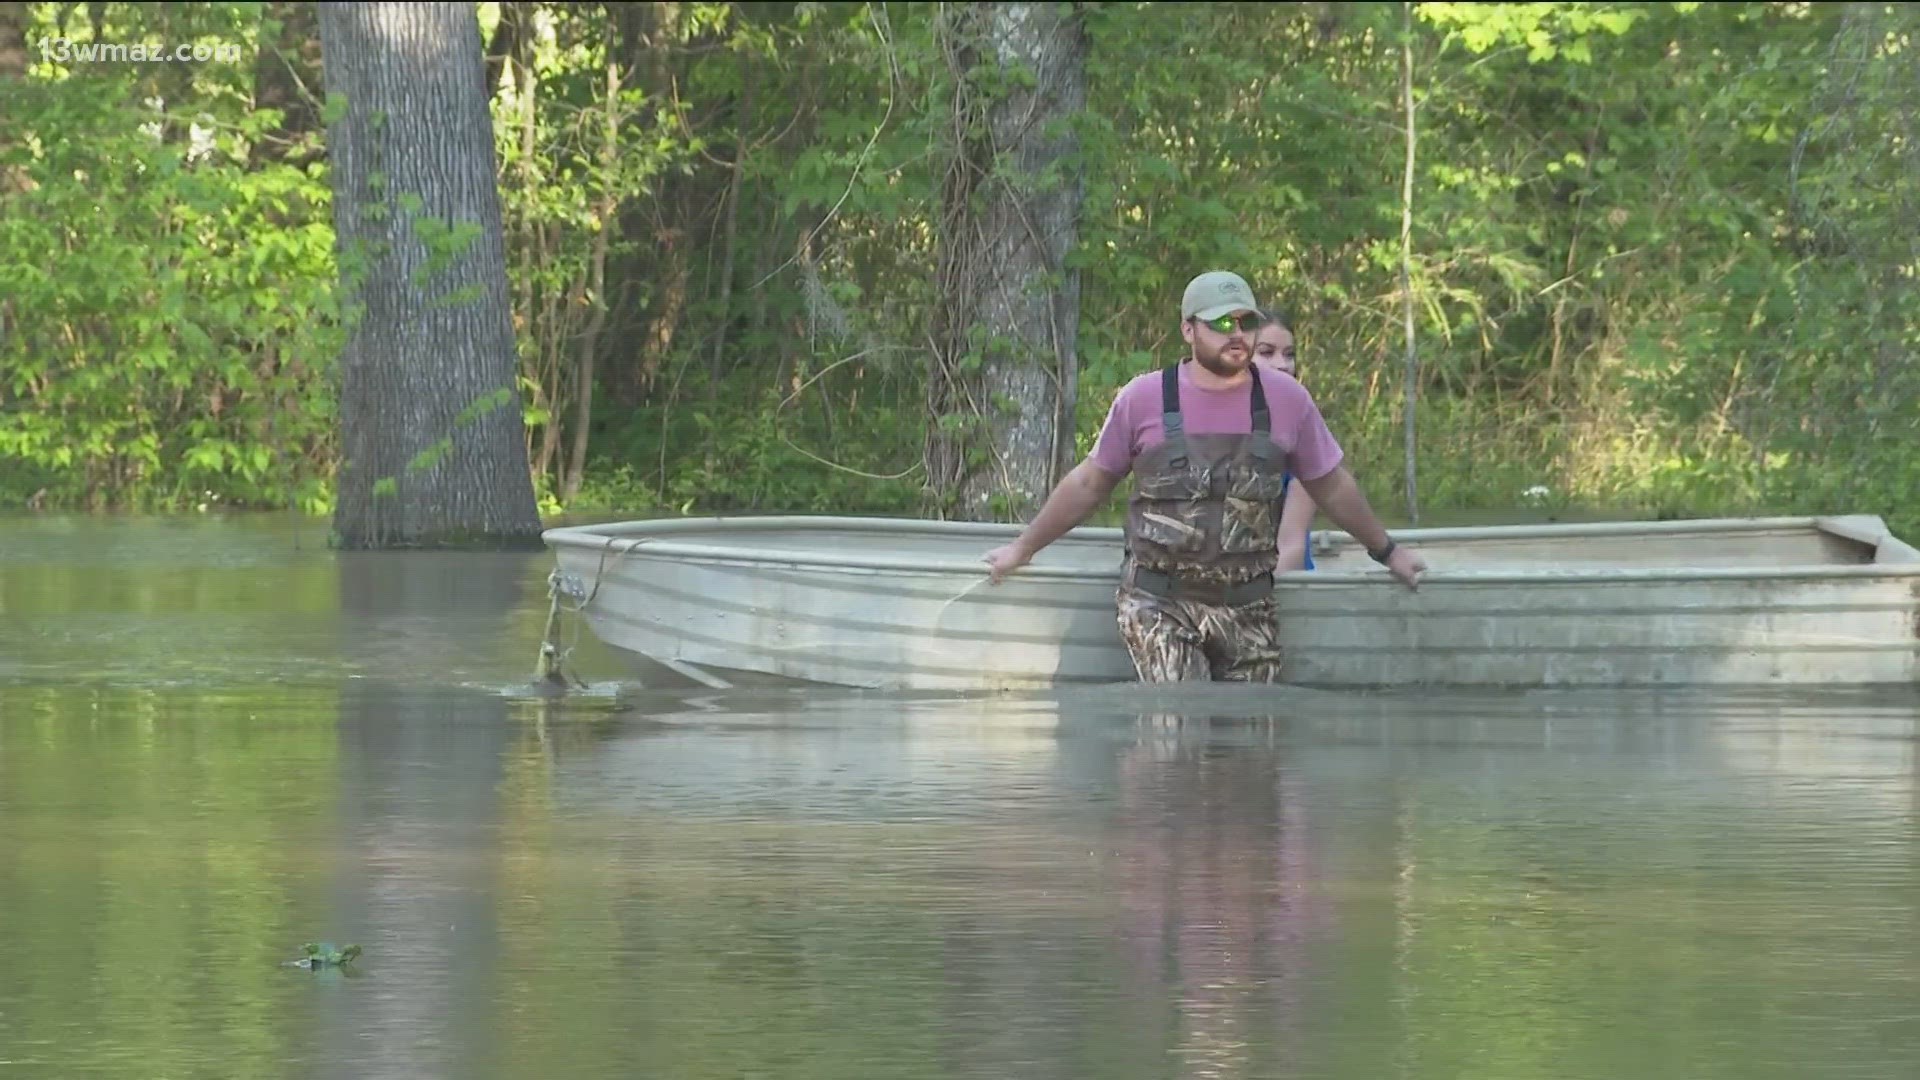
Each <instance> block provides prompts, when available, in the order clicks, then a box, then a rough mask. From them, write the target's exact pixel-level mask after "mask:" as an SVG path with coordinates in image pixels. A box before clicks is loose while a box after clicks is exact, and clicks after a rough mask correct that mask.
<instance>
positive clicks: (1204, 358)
mask: <svg viewBox="0 0 1920 1080" xmlns="http://www.w3.org/2000/svg"><path fill="white" fill-rule="evenodd" d="M1232 347H1233V346H1230V345H1222V346H1221V347H1220V348H1218V349H1215V350H1213V351H1211V352H1209V351H1208V350H1207V349H1205V348H1204V347H1202V346H1201V345H1200V343H1199V342H1195V343H1194V346H1193V360H1194V362H1195V363H1197V364H1199V365H1200V366H1201V367H1203V368H1206V369H1207V371H1208V372H1210V373H1211V374H1214V375H1217V376H1219V377H1220V378H1222V379H1231V378H1233V377H1235V376H1237V375H1239V374H1240V373H1241V372H1243V371H1245V370H1247V369H1248V368H1249V367H1251V366H1253V350H1252V349H1248V348H1242V349H1241V350H1240V355H1239V358H1238V359H1233V360H1229V359H1227V358H1226V357H1225V356H1224V355H1223V354H1224V353H1225V352H1226V351H1227V350H1228V349H1229V348H1232Z"/></svg>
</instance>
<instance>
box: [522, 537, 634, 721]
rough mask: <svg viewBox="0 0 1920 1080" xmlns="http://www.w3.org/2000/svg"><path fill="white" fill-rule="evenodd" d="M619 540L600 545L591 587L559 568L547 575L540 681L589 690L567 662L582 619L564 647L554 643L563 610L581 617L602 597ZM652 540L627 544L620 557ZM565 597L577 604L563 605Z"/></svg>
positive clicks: (537, 666) (538, 667)
mask: <svg viewBox="0 0 1920 1080" xmlns="http://www.w3.org/2000/svg"><path fill="white" fill-rule="evenodd" d="M618 539H619V537H615V536H609V537H607V542H606V543H604V544H602V545H600V558H599V561H598V563H597V564H596V565H595V566H594V570H593V581H592V583H591V584H588V585H585V586H581V585H580V584H579V583H578V579H577V578H575V577H573V576H572V575H570V574H564V573H562V572H561V571H560V569H559V568H558V567H555V568H554V570H553V571H552V572H551V573H549V574H548V575H547V628H546V631H545V632H544V633H543V634H542V635H541V636H540V654H539V658H538V660H537V661H536V662H535V665H534V670H535V673H536V675H537V677H538V678H540V679H541V680H543V681H545V682H549V683H553V684H555V685H558V686H571V687H572V688H574V689H581V690H584V689H586V687H587V684H586V683H585V682H584V681H583V680H581V678H580V677H579V676H578V675H574V674H573V673H571V672H570V671H569V670H568V668H567V662H568V660H569V659H571V657H572V656H573V650H574V649H575V648H576V647H578V646H579V644H580V622H579V620H577V619H576V620H573V626H572V640H571V641H570V642H568V643H567V645H566V646H565V647H564V648H562V647H561V644H560V643H559V642H558V641H556V640H554V629H555V626H556V625H557V624H558V623H559V621H560V613H561V612H562V611H565V612H567V613H568V614H570V615H578V614H580V613H582V612H584V611H585V610H586V609H587V608H588V607H589V606H591V605H592V604H593V601H594V598H595V597H597V596H599V595H600V582H601V580H602V579H603V578H604V577H605V576H606V570H607V556H608V554H609V553H611V552H612V550H613V544H614V541H615V540H618ZM649 539H651V538H650V537H640V538H638V539H635V540H630V541H628V543H627V546H626V547H625V548H623V549H621V551H620V554H622V555H625V554H627V553H628V552H631V551H632V550H633V549H634V548H636V547H639V546H640V545H641V544H644V543H646V542H647V541H648V540H649ZM569 586H571V587H569ZM563 596H567V597H573V598H575V601H576V602H575V603H574V604H573V605H572V606H571V607H566V606H563V605H562V604H561V601H560V598H561V597H563Z"/></svg>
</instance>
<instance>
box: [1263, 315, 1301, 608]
mask: <svg viewBox="0 0 1920 1080" xmlns="http://www.w3.org/2000/svg"><path fill="white" fill-rule="evenodd" d="M1264 314H1265V315H1266V325H1265V326H1262V327H1261V328H1260V332H1259V334H1258V335H1256V336H1255V337H1254V339H1253V362H1254V363H1256V364H1260V365H1263V366H1265V367H1268V368H1272V369H1273V370H1275V371H1284V372H1286V373H1287V374H1288V375H1292V376H1293V377H1294V378H1296V379H1297V378H1299V371H1298V361H1297V360H1296V359H1295V357H1294V348H1293V328H1292V327H1290V326H1288V325H1287V320H1286V317H1285V316H1284V315H1282V314H1280V313H1279V312H1277V311H1268V312H1264ZM1288 479H1289V483H1288V484H1287V485H1286V503H1285V504H1284V505H1283V506H1282V508H1281V511H1280V564H1279V565H1278V566H1277V567H1275V570H1276V571H1277V572H1279V573H1283V574H1284V573H1286V572H1287V571H1289V570H1311V569H1313V548H1312V543H1311V541H1312V529H1313V512H1314V505H1313V496H1311V495H1309V494H1307V489H1306V487H1305V485H1296V484H1293V483H1291V479H1292V478H1291V477H1289V478H1288Z"/></svg>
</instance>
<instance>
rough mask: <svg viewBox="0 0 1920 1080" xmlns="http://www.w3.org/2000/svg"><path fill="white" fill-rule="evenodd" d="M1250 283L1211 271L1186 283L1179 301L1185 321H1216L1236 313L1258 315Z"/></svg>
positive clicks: (1228, 274) (1229, 273) (1229, 274)
mask: <svg viewBox="0 0 1920 1080" xmlns="http://www.w3.org/2000/svg"><path fill="white" fill-rule="evenodd" d="M1258 310H1260V305H1259V304H1257V303H1255V302H1254V299H1253V290H1252V289H1250V288H1248V287H1247V280H1246V279H1245V278H1243V277H1241V276H1240V275H1239V274H1236V273H1233V272H1231V271H1228V270H1209V271H1207V272H1206V273H1204V274H1201V275H1200V276H1199V277H1197V278H1194V279H1193V280H1192V281H1189V282H1187V294H1186V295H1185V296H1183V297H1181V298H1180V317H1181V318H1182V319H1217V318H1219V317H1220V316H1222V315H1229V314H1232V313H1233V312H1236V311H1258Z"/></svg>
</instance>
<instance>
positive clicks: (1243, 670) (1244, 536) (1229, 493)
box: [1116, 365, 1287, 682]
mask: <svg viewBox="0 0 1920 1080" xmlns="http://www.w3.org/2000/svg"><path fill="white" fill-rule="evenodd" d="M1250 374H1251V375H1252V377H1253V423H1252V429H1251V430H1250V431H1249V432H1248V433H1247V434H1245V435H1188V434H1187V433H1186V431H1185V428H1184V425H1183V423H1182V420H1181V416H1180V381H1179V379H1180V369H1179V366H1178V365H1175V366H1173V367H1169V368H1167V369H1166V371H1165V373H1164V375H1163V378H1162V380H1161V400H1162V405H1161V410H1162V411H1161V422H1162V425H1163V426H1164V427H1165V429H1166V441H1164V442H1162V443H1160V444H1159V445H1157V446H1154V447H1151V448H1150V449H1148V450H1147V451H1146V452H1144V453H1142V454H1141V455H1140V457H1139V458H1138V459H1137V460H1135V462H1134V488H1133V495H1132V498H1131V499H1130V500H1129V503H1128V507H1127V524H1126V536H1127V560H1126V565H1125V567H1124V568H1123V570H1122V572H1121V578H1120V590H1119V593H1118V595H1117V597H1116V601H1117V608H1118V616H1119V623H1120V636H1121V638H1122V640H1124V641H1125V642H1126V645H1127V651H1128V652H1129V653H1130V654H1131V655H1132V657H1133V666H1134V669H1135V671H1137V672H1138V673H1139V676H1140V678H1141V680H1142V681H1145V682H1174V681H1180V680H1205V679H1219V680H1232V681H1243V682H1278V681H1279V680H1280V668H1281V657H1280V644H1279V626H1278V623H1277V621H1276V615H1275V610H1274V603H1273V571H1274V566H1275V564H1276V563H1277V561H1278V558H1279V556H1278V552H1277V548H1278V546H1279V541H1280V535H1279V534H1280V508H1281V501H1282V499H1283V498H1284V496H1285V494H1286V482H1287V455H1286V454H1285V453H1284V452H1283V451H1282V450H1281V449H1280V448H1279V447H1278V446H1276V445H1274V442H1273V438H1272V431H1273V428H1272V423H1271V421H1270V419H1269V413H1268V411H1267V396H1266V391H1265V389H1264V388H1263V386H1262V385H1261V381H1260V378H1259V373H1258V372H1251V373H1250Z"/></svg>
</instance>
